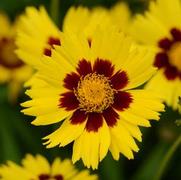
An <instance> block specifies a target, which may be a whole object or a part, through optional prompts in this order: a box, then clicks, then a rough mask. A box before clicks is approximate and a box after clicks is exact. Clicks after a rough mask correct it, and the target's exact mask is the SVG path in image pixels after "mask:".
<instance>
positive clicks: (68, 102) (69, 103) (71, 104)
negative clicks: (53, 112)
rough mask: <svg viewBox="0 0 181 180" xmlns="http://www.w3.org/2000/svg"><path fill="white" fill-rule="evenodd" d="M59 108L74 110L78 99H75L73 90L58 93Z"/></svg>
mask: <svg viewBox="0 0 181 180" xmlns="http://www.w3.org/2000/svg"><path fill="white" fill-rule="evenodd" d="M60 96H61V97H60V100H59V101H60V104H59V107H60V108H65V110H67V111H71V110H76V109H77V108H78V106H79V101H78V100H77V98H76V96H75V94H74V93H73V92H66V93H63V94H61V95H60Z"/></svg>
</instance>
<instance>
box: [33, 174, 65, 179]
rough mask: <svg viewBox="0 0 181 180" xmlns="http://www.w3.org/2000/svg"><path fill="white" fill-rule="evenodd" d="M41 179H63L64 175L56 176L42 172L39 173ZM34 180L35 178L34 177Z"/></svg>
mask: <svg viewBox="0 0 181 180" xmlns="http://www.w3.org/2000/svg"><path fill="white" fill-rule="evenodd" d="M38 178H39V180H50V179H54V180H63V179H64V178H63V176H62V175H60V174H59V175H55V176H50V175H49V174H41V175H39V177H38ZM32 180H33V179H32Z"/></svg>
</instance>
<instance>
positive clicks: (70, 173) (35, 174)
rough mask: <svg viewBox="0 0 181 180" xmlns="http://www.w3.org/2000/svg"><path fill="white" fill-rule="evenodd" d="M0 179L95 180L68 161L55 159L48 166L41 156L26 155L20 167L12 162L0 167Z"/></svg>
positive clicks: (93, 176)
mask: <svg viewBox="0 0 181 180" xmlns="http://www.w3.org/2000/svg"><path fill="white" fill-rule="evenodd" d="M0 178H1V179H3V180H20V179H21V180H84V179H86V180H97V179H98V178H97V176H96V175H90V173H89V171H88V170H83V171H80V172H79V171H78V170H76V168H75V167H74V166H73V165H72V163H71V161H70V160H68V159H65V160H63V161H62V160H61V159H60V158H56V159H55V160H54V161H53V163H52V164H49V162H48V161H47V159H46V158H44V157H43V156H41V155H37V156H35V157H34V156H32V155H30V154H29V155H27V156H26V157H25V158H24V159H23V160H22V165H21V166H20V165H17V164H16V163H14V162H12V161H8V162H7V164H3V165H1V166H0Z"/></svg>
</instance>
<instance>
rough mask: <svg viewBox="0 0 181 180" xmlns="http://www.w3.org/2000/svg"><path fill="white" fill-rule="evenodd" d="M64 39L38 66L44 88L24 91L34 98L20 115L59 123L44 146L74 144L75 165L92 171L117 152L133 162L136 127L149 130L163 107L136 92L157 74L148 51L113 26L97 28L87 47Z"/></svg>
mask: <svg viewBox="0 0 181 180" xmlns="http://www.w3.org/2000/svg"><path fill="white" fill-rule="evenodd" d="M62 38H63V41H64V43H63V44H62V45H61V46H56V47H55V50H52V56H51V57H45V56H44V58H43V59H42V62H43V63H42V64H41V65H39V66H37V69H38V74H39V77H40V78H41V79H42V81H44V82H46V83H47V87H39V88H37V87H36V88H34V87H32V88H31V89H30V90H28V91H27V94H28V95H29V96H30V97H31V98H32V100H30V101H27V102H25V103H23V104H22V106H24V107H26V109H24V110H23V111H22V112H24V113H25V114H27V115H32V116H35V117H36V119H35V120H34V121H33V122H32V124H34V125H48V124H54V123H57V122H60V121H62V120H63V123H62V125H61V126H60V128H59V129H57V130H56V131H55V132H53V133H52V134H50V135H48V136H47V137H45V140H47V142H46V143H45V144H47V147H49V148H51V147H54V146H57V145H58V146H60V147H63V146H65V145H67V144H69V143H71V142H74V145H73V157H72V159H73V162H76V161H78V160H79V159H82V160H83V163H84V164H85V165H86V166H87V167H92V168H93V169H95V168H97V167H98V164H99V162H100V161H102V160H103V158H104V157H105V156H106V154H107V152H108V150H110V151H111V153H112V155H113V158H114V159H116V160H118V159H119V154H120V153H122V154H123V155H125V156H126V157H127V158H128V159H132V158H133V151H135V152H137V151H138V150H139V148H138V147H137V145H136V143H135V141H134V138H136V139H137V140H139V141H141V132H140V130H139V128H138V126H145V127H149V126H150V123H149V119H155V120H159V113H158V111H163V109H164V105H163V104H162V103H161V100H160V98H159V97H157V96H156V95H155V94H154V93H152V92H150V91H146V90H140V89H135V88H137V87H139V86H140V85H141V84H143V83H145V82H146V81H147V80H148V79H149V78H150V77H151V76H152V75H153V73H154V72H155V68H153V67H152V66H151V63H152V58H153V56H152V53H150V52H149V51H148V50H145V49H144V50H143V49H140V48H137V47H136V48H133V46H135V45H134V43H132V41H131V40H130V38H128V37H125V36H124V34H123V33H119V32H118V31H117V29H116V30H115V29H114V28H107V29H106V31H105V30H102V29H101V28H100V29H97V30H96V31H95V33H94V35H93V38H92V42H91V48H90V46H89V44H88V42H87V37H85V36H79V35H76V34H75V33H73V34H65V35H62ZM37 86H40V84H37ZM133 137H134V138H133Z"/></svg>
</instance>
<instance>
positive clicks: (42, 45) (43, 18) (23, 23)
mask: <svg viewBox="0 0 181 180" xmlns="http://www.w3.org/2000/svg"><path fill="white" fill-rule="evenodd" d="M19 24H20V25H19V27H18V37H17V39H16V44H17V46H18V50H17V51H16V53H17V54H18V56H19V57H20V58H21V59H23V60H24V61H25V62H27V63H28V64H30V65H33V66H34V65H36V64H38V63H41V61H40V59H41V57H42V56H43V55H45V56H51V50H52V49H53V48H54V45H61V43H62V42H61V32H60V31H59V29H58V27H56V25H55V24H54V22H53V21H52V20H51V18H50V17H49V15H48V14H47V12H46V10H45V8H44V7H40V8H39V10H38V9H36V8H34V7H27V8H26V13H25V14H24V15H22V16H21V17H20V22H19Z"/></svg>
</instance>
